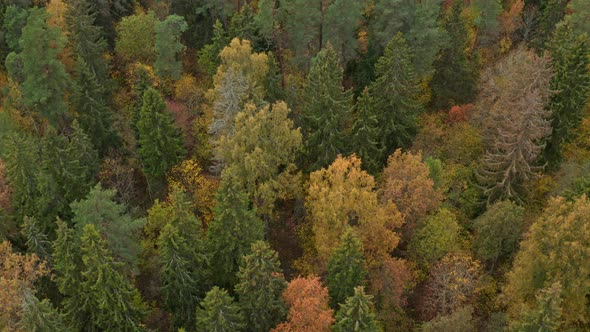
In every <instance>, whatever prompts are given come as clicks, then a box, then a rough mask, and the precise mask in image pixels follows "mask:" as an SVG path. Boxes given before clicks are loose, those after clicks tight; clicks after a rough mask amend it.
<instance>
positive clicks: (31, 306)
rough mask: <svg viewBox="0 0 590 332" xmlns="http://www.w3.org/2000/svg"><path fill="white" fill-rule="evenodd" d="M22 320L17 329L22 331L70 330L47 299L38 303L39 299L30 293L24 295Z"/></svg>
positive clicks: (65, 331) (49, 331)
mask: <svg viewBox="0 0 590 332" xmlns="http://www.w3.org/2000/svg"><path fill="white" fill-rule="evenodd" d="M22 307H23V313H22V318H21V320H20V322H19V327H20V328H22V329H23V331H30V332H52V331H63V332H67V331H70V330H71V329H70V328H69V326H68V325H66V323H65V321H64V317H63V315H62V314H61V313H59V312H58V311H57V309H56V308H55V307H54V306H53V305H52V304H51V302H49V300H48V299H44V300H43V301H39V299H38V298H37V297H36V296H35V295H33V294H30V293H27V294H25V299H24V302H23V306H22Z"/></svg>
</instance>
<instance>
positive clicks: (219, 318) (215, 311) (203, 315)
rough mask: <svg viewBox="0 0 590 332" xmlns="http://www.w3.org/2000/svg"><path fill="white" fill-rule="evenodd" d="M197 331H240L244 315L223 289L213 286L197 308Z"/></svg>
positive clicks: (242, 326)
mask: <svg viewBox="0 0 590 332" xmlns="http://www.w3.org/2000/svg"><path fill="white" fill-rule="evenodd" d="M197 317H198V318H197V332H211V331H215V332H240V331H243V330H244V327H245V324H244V316H243V315H242V313H241V312H240V307H239V306H238V305H237V304H235V303H234V299H233V298H232V297H231V296H230V295H229V294H228V293H227V291H226V290H225V289H220V288H219V287H217V286H215V287H213V288H212V289H211V290H210V291H209V292H207V295H206V296H205V299H204V300H203V301H202V302H201V305H200V308H198V309H197Z"/></svg>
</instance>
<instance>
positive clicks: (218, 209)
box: [207, 183, 264, 288]
mask: <svg viewBox="0 0 590 332" xmlns="http://www.w3.org/2000/svg"><path fill="white" fill-rule="evenodd" d="M216 201H217V205H216V206H215V217H214V219H213V220H212V221H211V223H210V224H209V228H208V230H207V244H208V251H209V253H210V257H211V272H212V275H213V276H214V284H216V285H219V286H223V287H227V288H233V286H234V285H235V283H236V273H237V272H238V271H239V267H240V265H241V263H242V258H243V257H244V256H246V255H249V254H250V253H251V245H252V243H254V242H256V241H260V240H262V239H263V238H264V223H263V222H262V220H261V219H260V218H259V217H258V216H257V215H256V213H255V212H254V211H252V210H250V208H249V201H248V199H247V197H246V195H245V194H244V193H242V192H240V191H239V190H238V189H236V188H234V187H232V185H231V184H227V183H223V184H222V187H221V188H220V189H219V190H218V192H217V200H216Z"/></svg>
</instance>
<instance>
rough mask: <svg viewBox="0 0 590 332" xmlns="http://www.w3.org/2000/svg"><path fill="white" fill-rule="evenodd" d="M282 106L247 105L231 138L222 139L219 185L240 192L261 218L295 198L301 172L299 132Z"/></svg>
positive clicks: (219, 146)
mask: <svg viewBox="0 0 590 332" xmlns="http://www.w3.org/2000/svg"><path fill="white" fill-rule="evenodd" d="M290 113H291V110H290V109H289V108H288V107H287V104H285V103H284V102H278V103H276V104H273V105H265V106H263V107H261V108H257V107H256V106H254V105H253V104H248V105H246V107H245V108H244V111H243V112H240V113H238V115H237V116H236V119H235V125H234V127H235V129H234V134H233V135H228V136H222V137H221V138H220V139H219V144H218V146H217V149H218V155H220V156H221V159H222V160H223V161H224V162H225V163H226V165H227V166H226V168H225V169H224V170H223V173H222V176H221V178H222V179H221V182H222V185H223V182H226V181H229V182H230V183H233V184H234V185H235V186H236V187H237V189H240V190H243V191H244V193H245V194H246V195H247V196H248V199H249V200H250V202H252V204H254V206H255V207H256V212H257V213H258V215H261V216H270V215H271V214H272V212H273V210H274V206H275V204H276V203H277V201H279V200H287V199H290V198H293V197H297V194H298V193H299V192H300V189H299V185H300V172H298V171H297V167H296V166H295V163H294V162H295V155H296V152H297V151H298V150H299V149H300V147H301V140H302V139H301V132H300V131H299V128H297V129H294V128H293V127H294V125H293V120H291V119H290V118H289V114H290Z"/></svg>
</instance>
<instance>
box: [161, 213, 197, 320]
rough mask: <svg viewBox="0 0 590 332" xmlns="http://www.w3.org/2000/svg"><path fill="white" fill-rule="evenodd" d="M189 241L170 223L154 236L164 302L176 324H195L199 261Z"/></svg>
mask: <svg viewBox="0 0 590 332" xmlns="http://www.w3.org/2000/svg"><path fill="white" fill-rule="evenodd" d="M192 245H193V244H192V243H188V242H187V240H186V238H185V237H183V235H182V233H181V232H180V231H179V230H178V228H177V227H175V226H174V225H173V224H167V225H166V226H164V229H163V230H162V232H161V234H160V238H159V240H158V247H159V248H158V254H159V256H160V259H161V261H162V266H161V274H162V285H163V286H162V293H163V296H164V303H165V304H166V307H167V308H168V310H170V312H171V313H172V319H173V321H174V327H176V328H180V327H184V328H187V329H190V328H191V327H192V326H195V310H196V309H197V307H198V299H199V287H200V285H201V283H202V282H203V280H202V278H200V276H199V274H198V272H199V271H198V269H199V268H200V267H201V266H202V265H203V264H202V262H196V261H195V259H196V258H197V257H196V256H197V254H198V253H196V252H195V251H194V250H192V248H193V247H192ZM195 263H198V265H197V264H195Z"/></svg>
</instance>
